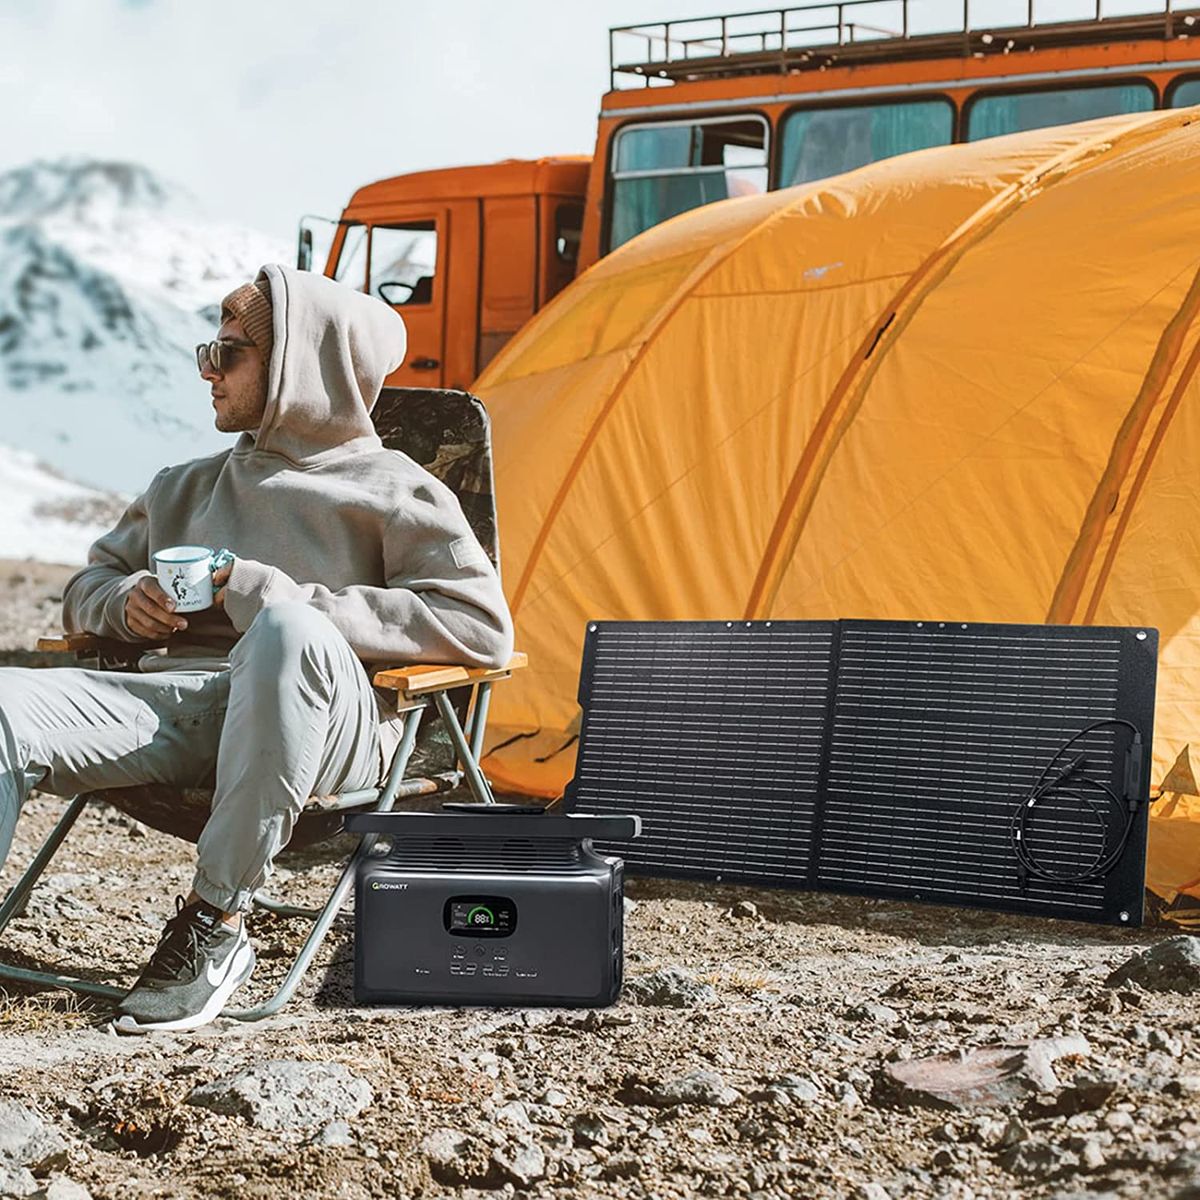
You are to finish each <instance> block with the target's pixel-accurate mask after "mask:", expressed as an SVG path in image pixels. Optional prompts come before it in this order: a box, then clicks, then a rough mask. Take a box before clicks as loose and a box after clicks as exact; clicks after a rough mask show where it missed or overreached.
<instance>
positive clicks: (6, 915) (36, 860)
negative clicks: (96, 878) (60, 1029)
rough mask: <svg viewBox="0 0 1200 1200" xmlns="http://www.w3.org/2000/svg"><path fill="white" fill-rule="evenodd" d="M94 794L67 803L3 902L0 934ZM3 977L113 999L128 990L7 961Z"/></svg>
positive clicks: (0, 971) (0, 968) (0, 976)
mask: <svg viewBox="0 0 1200 1200" xmlns="http://www.w3.org/2000/svg"><path fill="white" fill-rule="evenodd" d="M91 796H92V794H91V793H90V792H83V793H81V794H80V795H78V796H76V797H75V798H74V799H73V800H72V801H71V803H70V804H68V805H67V810H66V812H64V813H63V815H62V816H61V817H60V818H59V819H58V822H57V824H56V825H55V826H54V828H53V829H52V830H51V831H50V833H49V835H48V836H47V838H46V840H45V841H44V842H43V843H42V846H41V849H40V850H38V852H37V854H35V855H34V857H33V861H32V862H31V863H30V864H29V866H28V867H26V868H25V873H24V874H23V875H22V876H21V878H20V879H18V880H17V882H16V883H15V884H13V887H12V890H11V891H10V892H9V893H8V896H7V897H6V898H5V900H4V903H3V904H0V933H3V932H4V930H5V928H7V926H8V923H9V921H11V920H12V919H13V917H14V916H16V914H17V913H19V912H20V911H21V909H22V908H24V906H25V901H26V900H27V899H28V898H29V893H30V892H31V891H33V887H34V884H36V883H37V881H38V879H39V878H40V877H41V874H42V872H43V871H44V870H45V869H46V868H47V867H48V866H49V865H50V860H51V859H52V858H53V857H54V855H55V854H56V853H57V852H58V848H59V846H61V845H62V843H63V840H64V839H65V838H66V836H67V834H68V833H70V832H71V826H72V825H74V824H75V822H76V821H77V820H78V819H79V814H80V813H81V812H83V810H84V808H86V807H87V802H88V801H89V800H90V799H91ZM0 979H11V980H13V981H14V982H16V983H35V984H40V985H41V986H43V987H60V988H67V989H68V990H70V991H72V992H79V993H81V994H83V995H85V996H102V997H104V998H105V999H111V1000H115V999H117V998H118V997H120V996H123V995H125V991H124V989H122V988H116V987H112V986H110V985H109V984H104V983H92V982H91V980H89V979H76V978H74V977H73V976H69V975H54V974H52V973H51V972H49V971H30V970H26V969H25V968H24V967H11V966H9V965H8V964H7V963H0Z"/></svg>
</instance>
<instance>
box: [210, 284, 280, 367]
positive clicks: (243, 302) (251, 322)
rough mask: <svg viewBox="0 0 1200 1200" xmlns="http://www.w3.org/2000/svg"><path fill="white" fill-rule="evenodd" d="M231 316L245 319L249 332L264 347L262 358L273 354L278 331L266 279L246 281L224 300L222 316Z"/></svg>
mask: <svg viewBox="0 0 1200 1200" xmlns="http://www.w3.org/2000/svg"><path fill="white" fill-rule="evenodd" d="M230 318H235V319H236V320H238V321H240V322H241V323H242V328H243V329H244V330H245V331H246V336H247V337H248V338H249V339H250V340H251V341H252V342H253V343H254V344H255V345H256V346H257V347H258V348H259V349H260V350H261V351H262V353H263V358H270V357H271V346H272V345H273V344H274V341H275V331H274V319H273V317H272V315H271V285H270V284H269V283H268V282H267V281H266V280H265V279H256V280H255V281H254V282H253V283H243V284H242V286H241V287H240V288H235V289H234V290H233V291H232V292H230V293H229V295H228V296H226V297H225V299H224V300H222V301H221V320H222V321H228V320H229V319H230Z"/></svg>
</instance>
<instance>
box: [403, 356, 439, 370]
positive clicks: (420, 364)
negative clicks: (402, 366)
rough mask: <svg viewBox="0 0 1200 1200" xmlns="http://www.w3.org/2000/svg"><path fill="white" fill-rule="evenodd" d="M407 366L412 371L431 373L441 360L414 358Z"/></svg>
mask: <svg viewBox="0 0 1200 1200" xmlns="http://www.w3.org/2000/svg"><path fill="white" fill-rule="evenodd" d="M408 365H409V366H410V367H411V368H412V369H413V370H414V371H432V370H434V369H435V368H437V367H440V366H441V365H442V364H441V360H440V359H436V358H414V359H413V360H412V362H410V363H409V364H408Z"/></svg>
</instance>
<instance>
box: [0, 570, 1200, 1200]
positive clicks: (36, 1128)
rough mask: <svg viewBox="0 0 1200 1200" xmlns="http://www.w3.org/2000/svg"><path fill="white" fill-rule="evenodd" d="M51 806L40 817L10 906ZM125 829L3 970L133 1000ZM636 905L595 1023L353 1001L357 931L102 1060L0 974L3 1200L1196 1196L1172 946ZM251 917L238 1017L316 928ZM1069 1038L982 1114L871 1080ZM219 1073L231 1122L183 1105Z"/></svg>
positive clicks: (97, 1014)
mask: <svg viewBox="0 0 1200 1200" xmlns="http://www.w3.org/2000/svg"><path fill="white" fill-rule="evenodd" d="M22 573H26V575H27V578H26V581H25V582H24V583H22V584H11V583H10V584H5V582H4V581H5V579H6V578H11V577H12V576H14V575H16V574H22ZM66 573H69V572H66ZM35 576H37V578H35ZM64 577H65V573H64ZM53 585H54V580H52V579H50V578H49V577H48V576H46V577H43V576H41V574H40V572H39V570H38V569H37V568H34V567H32V566H31V567H29V568H28V571H27V572H26V569H25V568H24V567H21V568H19V569H18V568H17V567H14V568H13V569H12V570H11V571H9V572H7V573H6V572H5V571H4V570H3V569H2V564H0V592H3V589H4V588H5V587H7V588H8V592H7V593H6V595H7V596H8V599H9V601H10V602H9V604H8V606H7V611H8V612H9V613H10V615H11V614H14V613H18V614H19V613H23V614H24V616H23V617H19V618H17V620H16V625H21V629H20V631H19V632H20V640H18V641H15V642H10V643H9V644H10V646H14V647H17V648H16V649H14V650H12V651H10V652H9V653H8V654H7V655H6V656H5V659H6V661H8V662H10V663H24V662H28V661H30V660H29V656H28V655H27V654H26V650H25V647H28V646H29V645H31V644H32V638H33V637H34V636H35V635H36V633H38V632H42V631H45V630H46V629H47V628H50V629H52V628H53V627H54V626H55V624H56V623H57V617H56V612H55V611H54V610H53V605H52V604H51V605H46V604H43V600H45V599H46V598H47V597H48V596H49V595H51V594H53V593H52V592H51V590H50V589H51V587H52V586H53ZM59 586H61V580H60V581H59ZM3 611H5V605H4V604H2V603H0V612H3ZM22 622H23V624H22ZM16 625H14V624H12V623H10V625H9V628H10V630H11V629H14V628H16ZM0 628H3V626H2V625H0ZM60 661H61V660H60ZM61 811H62V801H60V800H58V799H55V798H54V797H49V796H44V795H37V794H35V795H34V796H33V797H32V798H31V799H30V801H29V803H28V805H27V806H26V811H25V812H24V814H23V816H22V819H21V822H20V824H19V826H18V829H17V834H16V841H15V843H14V849H13V854H12V857H11V859H10V862H9V864H8V865H7V866H6V868H5V870H4V872H3V876H2V877H0V889H2V888H3V887H5V886H7V884H9V883H11V881H12V879H13V877H14V875H15V873H16V870H17V868H18V867H19V865H20V864H23V863H24V862H26V861H27V860H28V858H29V856H30V855H31V854H32V853H33V851H34V849H35V848H36V845H37V844H38V843H39V842H40V839H41V838H43V837H45V835H46V833H47V832H48V831H49V829H50V828H51V826H52V824H53V822H54V820H55V819H56V818H57V816H58V815H59V814H60V813H61ZM140 832H141V834H142V836H136V837H131V834H130V824H129V822H128V820H127V819H125V818H122V817H120V816H119V815H118V814H116V813H115V812H113V810H111V809H108V808H107V807H106V806H104V805H102V804H93V805H89V806H88V808H87V809H86V810H85V812H84V813H83V815H82V816H81V817H80V819H79V822H78V824H77V825H76V827H75V829H74V830H72V832H71V835H70V836H69V837H68V839H67V840H66V842H65V843H64V845H63V848H62V850H61V851H60V853H59V856H58V858H56V860H55V862H54V865H53V866H52V867H51V871H52V872H53V873H54V874H55V875H56V876H59V877H60V880H59V882H58V883H52V885H51V886H50V887H49V888H48V889H46V890H45V892H44V894H43V895H42V896H40V897H39V895H38V892H36V891H35V893H34V896H35V899H34V900H31V903H30V906H29V908H28V909H27V910H26V913H25V914H24V915H23V916H20V917H17V918H15V919H14V921H13V922H12V924H11V925H10V926H9V928H8V929H7V930H6V931H5V933H4V935H3V938H2V939H0V941H2V944H3V954H4V956H5V958H6V960H7V961H10V962H17V963H21V964H27V965H34V964H48V965H52V966H53V967H56V968H58V969H61V970H72V969H78V970H81V971H85V972H86V973H88V974H90V975H91V976H92V977H94V978H96V979H98V980H100V981H102V982H110V983H117V984H127V983H128V982H129V981H130V980H131V979H132V978H133V977H134V976H135V975H136V973H137V972H138V971H139V970H140V968H141V966H142V965H143V964H144V962H145V959H146V956H147V955H148V954H149V952H150V950H151V949H152V947H153V944H154V941H155V939H156V937H157V934H158V931H159V929H160V928H161V921H162V917H163V915H164V914H166V913H168V912H169V911H170V908H171V897H172V896H173V895H174V894H175V893H176V892H177V891H180V890H186V886H187V882H188V881H189V880H190V877H191V868H192V863H193V862H194V848H193V847H191V846H190V845H188V844H186V843H183V842H180V841H178V840H175V839H171V838H168V837H164V836H163V835H161V834H158V833H156V832H154V831H153V830H151V831H148V832H147V831H145V830H142V831H140ZM349 844H350V843H349V842H348V840H345V839H343V840H340V841H338V842H335V843H333V844H330V845H328V846H325V847H318V848H314V849H313V850H310V851H305V852H302V853H292V854H285V855H284V856H283V859H282V860H281V864H280V865H281V867H282V868H284V869H283V870H282V871H281V872H280V875H279V877H278V878H277V880H275V881H273V885H272V886H273V891H274V893H275V894H276V895H277V896H279V897H280V898H284V897H286V898H287V899H288V900H289V901H291V902H292V903H296V904H300V905H310V904H312V903H314V902H315V901H316V900H317V899H318V897H319V896H320V895H321V893H322V892H323V891H327V889H328V888H329V887H330V886H331V885H332V883H333V882H334V880H335V879H336V877H337V874H338V871H339V869H340V862H341V859H340V856H341V855H342V854H344V853H345V851H346V849H347V847H348V845H349ZM68 881H69V882H68ZM627 890H628V893H629V903H628V904H627V905H626V931H625V934H626V947H627V951H626V962H625V969H626V976H627V980H628V983H627V987H626V990H625V993H624V994H623V996H622V998H621V1000H620V1001H619V1003H618V1004H616V1005H615V1006H613V1007H612V1008H610V1009H605V1010H596V1011H588V1010H570V1009H554V1008H544V1009H543V1008H539V1009H528V1010H522V1009H498V1010H489V1009H479V1008H453V1007H446V1006H442V1007H434V1008H412V1009H370V1008H355V1007H353V1005H352V1003H351V1001H350V996H351V991H350V978H351V971H352V955H353V946H352V937H351V932H352V924H351V920H350V917H349V914H348V913H347V914H343V915H342V916H341V917H339V918H338V920H337V921H335V923H334V926H333V929H332V931H331V934H330V936H329V938H328V939H327V941H326V942H325V944H324V945H323V947H322V949H321V951H320V953H319V955H318V958H317V961H316V963H315V965H314V967H313V969H312V970H311V971H310V972H309V974H308V976H307V977H306V978H305V980H304V982H303V984H302V985H301V987H300V989H299V991H298V993H297V996H296V997H295V999H294V1000H293V1001H292V1002H291V1004H289V1005H288V1007H287V1008H286V1009H285V1010H284V1011H283V1012H282V1013H280V1014H279V1015H277V1016H275V1017H272V1018H270V1019H268V1020H266V1021H263V1022H260V1023H257V1024H242V1023H238V1022H235V1021H231V1020H224V1019H223V1020H219V1021H218V1022H216V1023H215V1024H214V1025H211V1026H209V1027H206V1028H204V1029H201V1030H197V1031H195V1032H194V1033H191V1034H159V1035H150V1036H147V1037H146V1038H137V1039H126V1038H117V1037H114V1036H111V1034H110V1033H109V1032H108V1026H107V1022H108V1017H109V1010H108V1008H107V1007H106V1006H105V1005H104V1004H103V1003H102V1002H99V1001H90V1000H83V1001H77V1000H75V999H74V998H71V997H67V996H65V995H64V994H63V993H54V992H40V993H35V992H33V991H31V990H29V989H26V988H22V987H19V986H17V985H9V986H7V987H6V988H5V991H4V993H3V994H0V1102H3V1103H4V1104H5V1105H8V1106H13V1105H15V1106H19V1107H18V1108H12V1107H8V1108H5V1109H4V1110H3V1111H4V1112H5V1113H8V1114H9V1116H8V1117H5V1116H2V1115H0V1130H3V1131H5V1135H6V1136H8V1137H9V1138H10V1141H9V1143H7V1144H8V1145H10V1146H13V1147H33V1149H20V1150H18V1151H17V1153H19V1154H24V1155H28V1156H29V1161H30V1162H31V1163H33V1165H32V1166H30V1165H27V1164H26V1163H24V1162H19V1161H17V1158H16V1157H14V1156H13V1154H12V1153H10V1152H8V1151H0V1182H2V1183H3V1184H5V1185H6V1186H7V1187H8V1191H9V1192H10V1193H11V1192H14V1191H15V1190H16V1189H18V1188H25V1189H26V1194H27V1195H31V1196H32V1195H36V1194H46V1195H56V1196H57V1195H63V1196H64V1197H65V1195H66V1194H67V1193H66V1191H64V1189H68V1190H69V1189H70V1188H71V1187H75V1188H77V1189H86V1192H87V1193H89V1194H90V1195H91V1196H92V1197H94V1198H95V1200H127V1198H134V1197H146V1198H147V1200H148V1198H149V1197H152V1196H156V1195H157V1196H162V1197H164V1198H166V1197H169V1198H170V1200H227V1198H228V1197H230V1196H237V1197H239V1200H242V1198H243V1197H244V1198H245V1200H267V1198H268V1197H274V1196H278V1195H285V1196H294V1197H297V1198H300V1197H308V1196H312V1197H326V1196H328V1197H339V1198H345V1200H391V1198H392V1197H395V1196H398V1195H403V1196H412V1197H414V1198H419V1200H486V1198H495V1197H503V1198H505V1200H507V1197H517V1196H530V1197H533V1196H536V1197H538V1200H543V1198H545V1200H600V1198H604V1200H607V1198H609V1197H612V1198H614V1200H615V1198H618V1197H619V1198H620V1200H651V1198H653V1200H692V1198H693V1197H747V1198H749V1200H785V1198H788V1197H794V1196H804V1197H809V1198H812V1200H844V1198H846V1197H863V1198H865V1200H901V1198H904V1200H908V1198H910V1197H911V1198H913V1200H1008V1198H1009V1197H1013V1196H1020V1197H1022V1200H1024V1198H1026V1197H1028V1198H1029V1200H1051V1198H1057V1200H1067V1198H1069V1197H1075V1198H1076V1200H1082V1198H1083V1197H1087V1198H1088V1200H1103V1198H1104V1197H1105V1196H1108V1197H1119V1198H1121V1200H1160V1198H1161V1200H1180V1198H1181V1197H1185V1196H1191V1197H1193V1200H1200V1116H1198V1115H1197V1114H1198V1111H1200V1038H1198V1036H1197V1032H1196V1020H1195V1016H1196V1013H1195V995H1194V993H1187V992H1182V991H1178V990H1158V989H1157V988H1156V987H1155V986H1153V984H1154V983H1156V982H1157V981H1159V979H1160V978H1161V976H1159V975H1148V974H1142V973H1135V972H1132V971H1131V972H1129V973H1126V974H1121V971H1122V969H1123V968H1124V967H1125V966H1126V965H1128V964H1130V963H1131V961H1133V960H1140V961H1143V962H1144V961H1147V960H1149V961H1154V962H1160V961H1162V958H1161V957H1160V956H1163V955H1166V954H1167V951H1163V950H1161V949H1159V950H1158V955H1155V954H1154V953H1153V952H1154V951H1155V950H1156V948H1161V947H1163V946H1168V945H1169V943H1170V941H1171V940H1172V939H1169V938H1167V937H1165V936H1164V934H1163V933H1162V932H1160V931H1157V930H1154V929H1142V930H1128V929H1116V928H1107V927H1098V926H1091V925H1085V924H1078V923H1072V922H1066V921H1054V920H1042V919H1034V918H1024V917H1015V916H1007V915H1003V914H995V913H988V912H981V911H976V910H971V909H965V908H952V907H936V906H922V905H917V904H914V903H909V902H899V901H887V900H881V899H868V898H862V897H853V896H839V895H833V894H822V893H805V892H797V891H788V890H786V889H763V888H752V887H735V886H729V885H725V884H720V885H718V884H705V883H701V882H696V881H670V880H652V879H640V878H636V877H631V878H628V879H627ZM68 896H69V897H70V898H71V901H70V902H67V901H66V900H65V898H66V897H68ZM43 906H44V907H43ZM142 914H154V916H155V920H153V921H150V922H149V923H148V922H147V921H145V920H143V919H142ZM249 927H250V934H251V937H252V938H253V940H254V942H255V946H256V949H257V951H258V954H259V966H258V968H257V969H256V971H255V974H254V976H253V977H252V979H251V980H250V982H249V983H248V984H247V986H246V987H245V988H244V989H242V991H241V992H239V995H238V997H237V1003H238V1004H239V1006H242V1005H244V1006H246V1007H250V1006H253V1005H255V1004H259V1003H261V1002H262V1001H263V1000H264V999H266V998H267V996H269V995H270V993H271V992H272V991H273V990H274V987H275V986H276V985H277V984H278V982H279V981H280V979H281V978H282V976H283V974H284V972H285V971H286V969H287V966H288V964H289V962H290V960H291V956H292V955H293V954H294V953H295V951H296V949H297V948H298V946H299V944H300V942H301V941H302V940H303V937H304V934H305V932H306V929H307V923H306V922H304V921H296V920H286V919H282V918H279V917H275V916H272V915H270V914H267V913H261V912H260V913H256V914H254V915H253V916H252V917H251V918H250V921H249ZM1148 951H1149V952H1150V953H1146V952H1148ZM1176 953H1178V954H1181V956H1182V957H1181V958H1180V959H1179V960H1178V961H1180V962H1183V963H1186V962H1187V961H1190V957H1191V956H1190V954H1188V953H1187V952H1186V948H1184V949H1181V950H1179V951H1176V950H1171V951H1170V954H1171V955H1175V954H1176ZM1172 961H1175V960H1174V959H1172ZM1114 975H1119V976H1120V979H1119V981H1117V982H1114V983H1113V984H1112V985H1111V986H1110V984H1109V980H1110V978H1113V977H1114ZM1073 1038H1083V1039H1085V1040H1086V1043H1087V1046H1088V1047H1089V1048H1090V1053H1088V1054H1087V1056H1086V1058H1084V1057H1083V1056H1082V1055H1078V1054H1077V1055H1066V1054H1064V1055H1060V1056H1058V1057H1056V1058H1055V1059H1054V1060H1053V1062H1052V1064H1051V1071H1052V1074H1053V1077H1054V1079H1053V1082H1050V1080H1049V1078H1047V1079H1046V1080H1045V1083H1046V1087H1045V1089H1043V1090H1036V1089H1035V1090H1026V1091H1025V1092H1023V1094H1021V1095H1013V1096H1011V1097H1009V1098H1008V1099H1006V1100H1004V1101H1002V1102H1000V1103H998V1104H995V1105H990V1106H988V1107H985V1108H963V1109H956V1108H941V1109H933V1108H926V1107H923V1106H909V1105H897V1104H895V1103H894V1102H893V1101H892V1100H891V1099H890V1098H889V1096H888V1094H887V1092H886V1089H885V1088H882V1087H881V1086H880V1080H881V1078H882V1077H883V1073H884V1069H885V1067H886V1066H888V1065H891V1066H898V1065H900V1064H903V1063H907V1062H920V1061H921V1060H927V1059H931V1058H938V1057H940V1056H949V1057H950V1058H952V1059H957V1060H959V1061H962V1060H963V1059H964V1058H966V1059H969V1058H970V1057H971V1056H973V1055H978V1054H980V1053H982V1052H983V1051H985V1050H986V1049H988V1048H989V1047H990V1048H995V1047H1003V1046H1009V1047H1012V1046H1018V1045H1021V1044H1027V1043H1037V1042H1039V1041H1045V1040H1047V1039H1073ZM278 1063H285V1064H289V1067H288V1069H287V1071H285V1072H283V1074H282V1075H280V1076H279V1081H280V1091H279V1093H278V1094H274V1093H272V1095H271V1096H270V1097H268V1096H267V1091H268V1088H267V1081H268V1080H269V1079H274V1078H275V1076H274V1075H273V1074H272V1073H271V1072H267V1073H266V1074H264V1068H266V1067H267V1066H268V1065H270V1064H278ZM310 1070H311V1074H310ZM239 1077H240V1078H241V1079H242V1081H243V1084H245V1085H246V1086H243V1085H242V1084H240V1085H238V1086H237V1087H235V1086H234V1085H233V1082H232V1081H233V1080H235V1079H238V1078H239ZM252 1078H253V1079H257V1081H258V1083H257V1087H258V1091H257V1092H255V1093H252V1092H251V1091H250V1090H249V1088H248V1084H246V1081H247V1080H249V1079H252ZM288 1079H290V1080H291V1081H292V1083H291V1084H290V1085H289V1086H288V1087H284V1086H283V1082H282V1081H284V1080H288ZM217 1081H224V1082H223V1083H222V1088H223V1089H224V1092H225V1099H224V1100H223V1101H222V1102H221V1105H220V1107H221V1109H222V1111H216V1110H215V1109H214V1108H211V1107H205V1108H201V1107H197V1106H196V1105H194V1104H189V1103H187V1100H188V1097H189V1096H192V1095H194V1094H195V1093H197V1092H202V1093H203V1092H204V1090H205V1089H212V1087H213V1085H214V1084H216V1083H217ZM360 1085H361V1086H360ZM364 1089H369V1096H370V1099H368V1092H367V1091H365V1090H364ZM263 1105H266V1107H263ZM271 1105H275V1106H276V1116H275V1117H273V1118H271V1120H278V1121H281V1122H282V1123H283V1127H280V1128H276V1127H270V1126H268V1125H267V1124H266V1123H265V1121H266V1118H265V1116H264V1114H265V1113H266V1112H267V1111H268V1109H269V1108H270V1106H271ZM256 1112H257V1114H258V1115H257V1116H256ZM20 1130H26V1131H27V1133H26V1134H22V1133H20V1132H19V1131H20ZM14 1131H17V1132H15V1133H14ZM39 1139H41V1140H40V1141H39ZM39 1145H40V1146H42V1147H43V1149H40V1150H39V1149H37V1147H38V1146H39ZM31 1180H32V1182H33V1184H34V1185H35V1190H33V1191H29V1190H28V1189H29V1186H30V1181H31ZM54 1189H57V1191H55V1190H54ZM3 1194H4V1188H3V1187H0V1195H3ZM79 1194H82V1193H79V1192H76V1193H75V1195H79Z"/></svg>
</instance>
